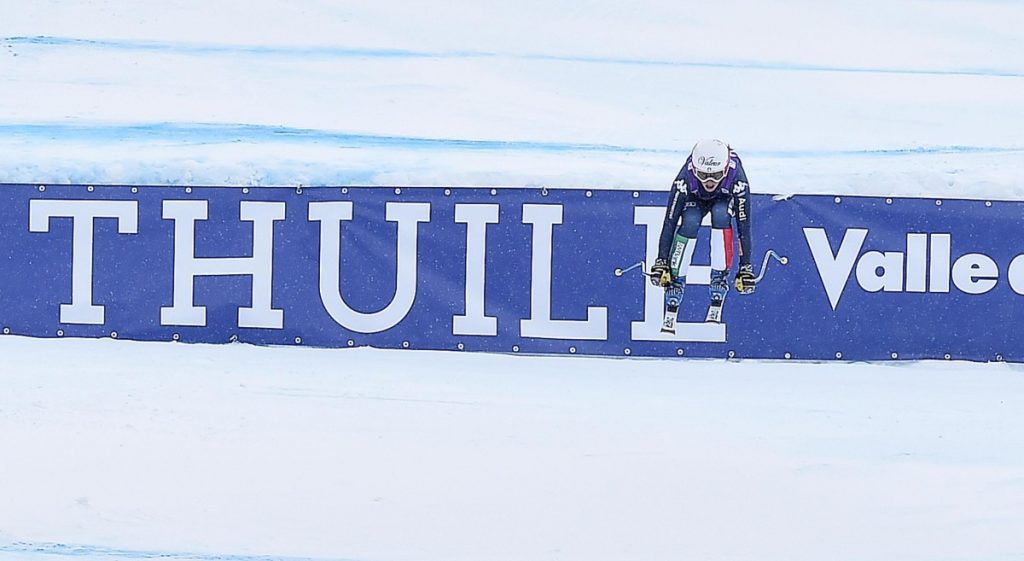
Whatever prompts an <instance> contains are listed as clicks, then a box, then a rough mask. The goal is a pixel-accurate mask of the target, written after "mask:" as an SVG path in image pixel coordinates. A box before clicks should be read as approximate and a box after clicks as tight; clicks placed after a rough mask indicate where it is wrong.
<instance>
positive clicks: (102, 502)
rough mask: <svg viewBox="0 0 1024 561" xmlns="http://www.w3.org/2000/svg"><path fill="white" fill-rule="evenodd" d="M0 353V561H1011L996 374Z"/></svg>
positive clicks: (1013, 398)
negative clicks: (296, 560)
mask: <svg viewBox="0 0 1024 561" xmlns="http://www.w3.org/2000/svg"><path fill="white" fill-rule="evenodd" d="M0 356H3V357H4V361H3V364H2V366H0V375H2V378H0V380H2V383H3V388H4V390H3V398H2V399H3V401H2V406H0V450H2V451H3V454H4V461H3V462H2V464H0V475H2V476H0V497H2V498H3V499H2V502H0V559H4V558H10V559H27V560H32V561H42V560H45V559H50V558H51V557H47V556H40V555H38V554H33V553H31V552H32V551H35V550H42V551H43V552H48V553H51V554H53V555H57V556H58V557H64V556H66V557H71V556H77V555H82V556H88V557H95V558H99V559H105V558H125V557H127V558H130V559H135V558H146V557H147V556H149V557H152V556H156V555H160V556H164V555H167V556H172V558H174V557H180V558H185V559H193V558H194V559H200V560H203V561H207V560H212V559H222V558H223V557H222V556H224V555H226V554H233V555H240V556H243V557H242V558H241V561H245V560H246V559H247V558H246V557H245V556H250V555H251V556H255V555H270V556H275V555H280V556H289V557H300V558H304V557H312V558H329V559H339V558H340V559H353V560H366V561H370V560H374V561H376V560H380V561H421V560H447V561H490V560H494V561H499V560H509V559H516V560H565V559H569V560H579V561H621V560H623V559H646V560H666V561H667V560H679V559H694V560H714V559H723V560H724V559H729V560H740V559H742V560H752V561H753V560H758V561H760V560H789V561H794V560H807V561H812V560H814V561H816V560H820V559H830V560H838V561H844V560H877V559H900V560H922V561H924V560H927V561H939V560H954V559H955V560H964V561H967V560H972V561H977V560H987V559H993V560H1010V559H1019V558H1020V557H1019V553H1020V552H1022V551H1024V534H1022V533H1021V532H1020V531H1019V530H1020V521H1021V520H1022V519H1024V470H1022V466H1024V447H1022V446H1021V442H1022V436H1024V434H1022V428H1021V427H1024V406H1022V405H1024V404H1022V398H1021V396H1024V376H1022V370H1021V367H1019V366H1013V365H1008V364H987V365H986V364H970V363H957V362H948V363H943V362H937V363H927V364H916V365H909V366H908V365H899V366H897V365H866V364H859V365H842V364H834V365H833V364H829V365H824V364H799V363H798V364H793V363H780V362H772V363H757V362H748V361H744V362H738V363H736V362H728V363H722V362H717V361H700V360H688V361H671V360H626V359H593V358H591V359H586V358H578V357H526V356H518V355H516V356H497V355H487V354H477V353H454V352H429V351H411V350H410V351H384V350H374V349H336V350H327V349H319V350H318V349H303V348H260V347H252V346H248V345H241V344H236V345H225V346H209V345H184V344H172V343H135V342H129V341H113V340H104V341H87V340H49V341H44V340H32V339H24V338H20V337H13V336H6V337H0ZM5 542H6V545H5ZM58 544H63V545H58ZM69 544H73V545H69ZM98 546H104V547H98ZM76 548H77V549H76ZM105 548H107V549H105ZM76 551H77V553H76ZM115 554H116V555H115ZM236 561H239V560H237V559H236Z"/></svg>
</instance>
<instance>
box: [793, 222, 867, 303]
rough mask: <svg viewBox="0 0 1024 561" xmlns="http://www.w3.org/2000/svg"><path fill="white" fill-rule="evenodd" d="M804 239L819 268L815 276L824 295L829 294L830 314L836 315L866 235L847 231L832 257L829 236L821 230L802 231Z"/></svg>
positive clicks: (860, 231) (861, 231)
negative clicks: (835, 312) (820, 284)
mask: <svg viewBox="0 0 1024 561" xmlns="http://www.w3.org/2000/svg"><path fill="white" fill-rule="evenodd" d="M804 237H805V238H806V239H807V247H809V248H810V249H811V257H813V258H814V265H815V266H816V267H817V268H818V276H820V277H821V283H822V284H823V285H824V286H825V293H826V294H828V301H829V304H831V305H832V311H835V309H836V307H837V306H839V299H840V298H841V297H842V295H843V289H844V288H846V281H848V280H849V279H850V271H852V270H853V264H854V262H855V261H857V255H858V254H859V253H860V248H861V247H862V246H863V245H864V239H865V238H867V237H868V231H867V230H865V229H862V228H850V229H848V230H846V232H844V233H843V241H842V243H840V244H839V251H837V252H836V254H835V255H832V246H830V245H829V243H828V234H826V233H825V229H824V228H804Z"/></svg>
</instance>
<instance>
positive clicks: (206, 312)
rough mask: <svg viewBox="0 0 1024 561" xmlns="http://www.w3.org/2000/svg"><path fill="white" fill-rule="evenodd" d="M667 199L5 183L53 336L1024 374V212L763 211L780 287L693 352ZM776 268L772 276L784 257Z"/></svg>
mask: <svg viewBox="0 0 1024 561" xmlns="http://www.w3.org/2000/svg"><path fill="white" fill-rule="evenodd" d="M666 200H667V192H663V191H641V192H633V191H604V190H600V191H599V190H594V191H588V190H583V189H482V188H447V189H446V188H405V187H403V188H381V187H318V188H306V189H296V188H283V187H282V188H268V187H259V188H239V187H161V186H144V187H132V186H95V187H93V186H83V185H56V186H55V185H46V186H39V185H0V228H2V232H3V235H2V236H0V325H2V328H3V333H13V334H20V335H31V336H40V337H61V336H69V337H119V338H127V339H140V340H168V341H169V340H179V341H185V342H227V341H235V340H237V341H245V342H251V343H256V344H279V345H295V344H303V345H315V346H326V347H352V346H364V345H371V346H375V347H385V348H415V349H450V350H466V351H491V352H508V353H559V354H586V355H611V356H691V357H736V358H778V359H784V358H790V359H804V360H806V359H813V360H825V359H827V360H835V359H842V360H890V359H921V358H955V359H970V360H1008V361H1022V360H1024V349H1022V348H1021V345H1019V344H1015V336H1014V333H1015V329H1014V328H1015V327H1016V325H1017V324H1019V323H1020V322H1021V320H1024V313H1022V312H1021V309H1022V308H1021V306H1020V304H1021V300H1020V298H1021V295H1022V294H1024V256H1021V255H1020V254H1021V253H1024V248H1019V247H1017V246H1018V244H1017V242H1016V241H1015V240H1016V239H1017V237H1016V236H1015V235H1013V234H1014V233H1015V232H1017V231H1019V228H1020V226H1019V222H1020V220H1021V218H1020V217H1021V216H1022V211H1024V203H1017V202H1002V201H990V202H986V201H964V200H942V201H936V200H931V199H907V198H899V199H882V198H872V197H843V198H839V197H832V196H796V197H791V198H773V197H771V196H768V195H754V196H753V198H752V210H751V215H752V220H753V225H754V226H753V238H754V252H755V258H754V262H755V267H756V266H759V265H761V262H762V260H761V259H760V257H761V256H762V255H764V254H765V252H766V251H767V250H769V249H771V250H773V251H774V252H776V253H778V254H779V255H781V256H785V257H786V259H787V264H785V265H781V264H779V263H777V262H771V264H769V265H768V267H769V270H767V271H766V272H765V276H764V278H763V280H762V281H761V282H760V283H759V285H758V288H757V290H756V291H755V292H754V293H753V294H750V295H741V294H738V293H736V292H735V291H733V292H731V293H730V294H729V297H728V299H727V301H726V306H725V312H724V321H723V322H722V323H705V322H704V321H703V319H704V315H705V311H706V309H707V304H708V300H709V296H708V290H707V284H708V280H709V276H710V270H709V269H710V267H709V266H708V265H707V264H708V263H709V256H708V253H709V245H710V243H709V241H708V239H709V233H708V231H707V228H704V229H702V232H701V236H700V237H699V238H698V241H697V245H696V249H695V254H694V258H693V263H694V266H693V267H691V269H690V274H689V276H688V282H689V285H688V288H687V290H686V294H685V298H684V301H683V304H682V306H681V308H680V312H679V323H678V325H677V331H676V333H675V334H674V335H669V334H665V333H661V332H660V326H661V315H662V291H661V289H660V288H657V287H654V286H652V285H651V284H650V283H648V282H647V281H646V278H645V277H644V276H643V275H641V274H640V272H639V270H636V269H634V270H632V271H627V272H626V273H625V274H623V275H622V276H616V275H614V274H613V271H615V270H616V269H621V268H626V267H628V266H629V265H632V264H634V263H637V262H639V261H644V262H645V268H646V264H649V263H651V262H653V260H654V257H655V256H656V251H657V238H658V235H659V233H660V229H661V223H662V220H663V216H664V204H665V202H666ZM766 262H767V261H766Z"/></svg>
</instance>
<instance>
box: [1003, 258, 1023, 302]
mask: <svg viewBox="0 0 1024 561" xmlns="http://www.w3.org/2000/svg"><path fill="white" fill-rule="evenodd" d="M1006 278H1007V280H1009V281H1010V288H1012V289H1013V291H1014V292H1016V293H1017V294H1020V295H1021V296H1024V255H1018V256H1016V257H1014V258H1013V261H1010V269H1009V270H1007V271H1006Z"/></svg>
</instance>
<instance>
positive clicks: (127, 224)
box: [28, 199, 139, 325]
mask: <svg viewBox="0 0 1024 561" xmlns="http://www.w3.org/2000/svg"><path fill="white" fill-rule="evenodd" d="M28 216H29V218H28V231H29V232H49V231H50V218H51V217H59V218H70V219H71V222H72V241H71V304H61V305H60V322H61V323H79V324H87V325H102V324H103V322H104V308H103V306H94V305H93V303H92V260H93V250H92V242H93V220H95V219H96V218H113V219H115V220H117V233H119V234H138V233H139V203H138V201H62V200H53V199H33V200H31V201H29V203H28Z"/></svg>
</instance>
